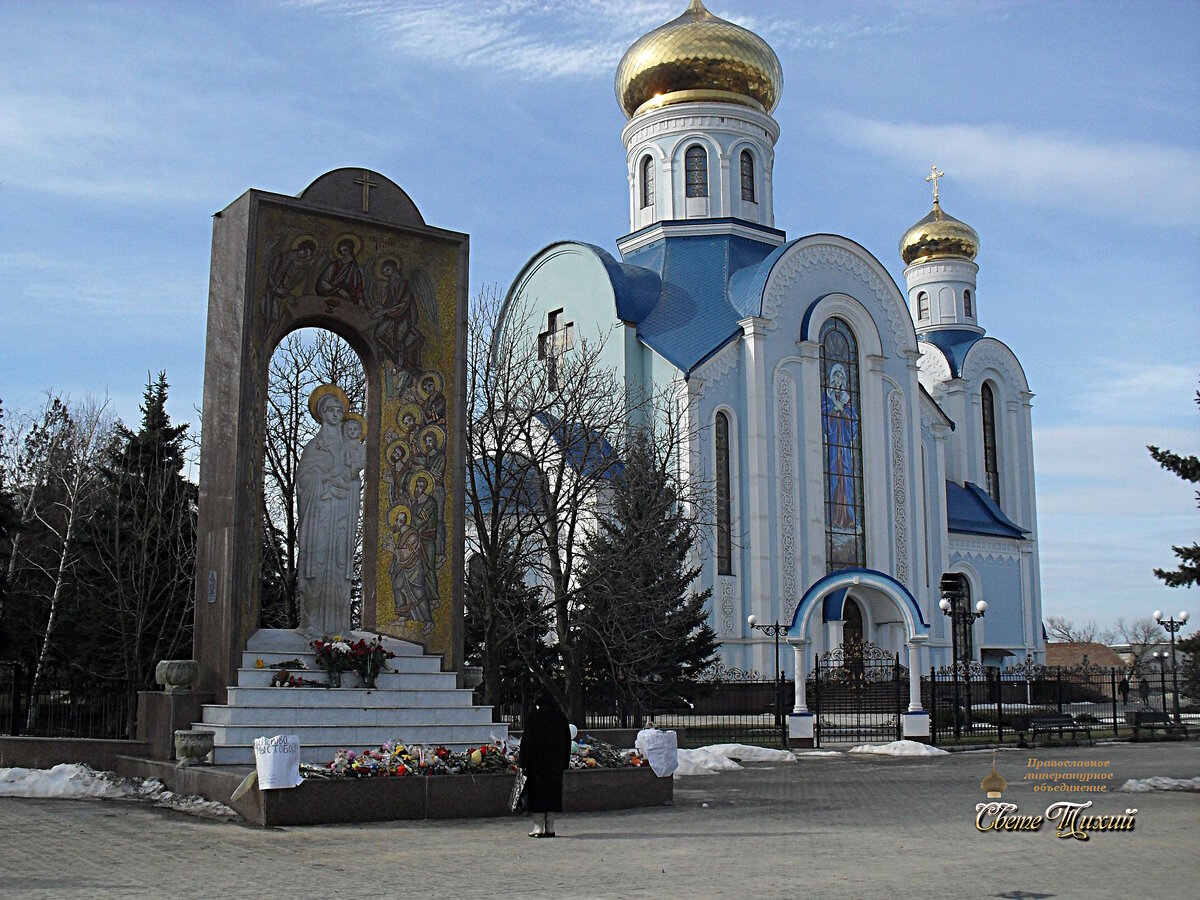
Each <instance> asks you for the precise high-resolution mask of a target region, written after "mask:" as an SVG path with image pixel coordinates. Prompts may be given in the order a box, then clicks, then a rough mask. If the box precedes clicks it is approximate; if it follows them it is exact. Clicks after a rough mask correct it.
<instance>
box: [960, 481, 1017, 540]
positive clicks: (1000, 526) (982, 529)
mask: <svg viewBox="0 0 1200 900" xmlns="http://www.w3.org/2000/svg"><path fill="white" fill-rule="evenodd" d="M946 527H947V529H948V530H950V531H954V532H957V533H959V534H984V535H990V536H992V537H1006V538H1016V539H1017V540H1023V539H1024V537H1025V535H1027V534H1029V531H1028V530H1027V529H1024V528H1021V527H1020V526H1019V525H1017V524H1015V523H1014V522H1013V521H1012V520H1011V519H1010V518H1008V516H1006V515H1004V512H1003V510H1001V509H1000V507H999V506H997V505H996V501H994V500H993V499H992V498H991V496H990V495H989V494H988V492H987V491H985V490H984V489H983V488H981V487H980V486H979V485H977V484H972V483H971V482H969V481H968V482H966V483H964V484H962V485H959V484H956V483H954V482H953V481H947V482H946Z"/></svg>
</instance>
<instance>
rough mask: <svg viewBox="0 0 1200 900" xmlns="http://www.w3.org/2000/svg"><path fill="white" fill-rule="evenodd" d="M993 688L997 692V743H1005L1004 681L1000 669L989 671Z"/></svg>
mask: <svg viewBox="0 0 1200 900" xmlns="http://www.w3.org/2000/svg"><path fill="white" fill-rule="evenodd" d="M988 671H989V672H991V680H992V688H993V690H995V692H996V742H997V743H999V744H1003V743H1004V680H1003V679H1002V678H1001V677H1000V670H999V669H989V670H988Z"/></svg>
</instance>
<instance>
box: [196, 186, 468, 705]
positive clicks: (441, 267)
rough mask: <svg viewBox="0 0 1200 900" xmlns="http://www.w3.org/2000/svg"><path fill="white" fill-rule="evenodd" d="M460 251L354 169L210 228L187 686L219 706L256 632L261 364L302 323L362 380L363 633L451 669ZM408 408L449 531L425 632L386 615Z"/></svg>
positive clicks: (457, 543)
mask: <svg viewBox="0 0 1200 900" xmlns="http://www.w3.org/2000/svg"><path fill="white" fill-rule="evenodd" d="M467 252H468V238H467V236H466V235H465V234H460V233H457V232H451V231H444V230H441V229H437V228H431V227H429V226H427V225H426V224H425V222H424V220H423V219H422V217H421V214H420V212H419V211H418V210H417V208H416V206H415V205H414V204H413V202H412V200H411V199H410V198H409V197H408V195H407V194H405V192H404V191H403V190H401V189H400V187H398V186H397V185H396V184H395V183H393V182H392V181H390V180H389V179H387V178H385V177H383V176H382V175H379V174H378V173H375V172H370V171H367V170H363V169H337V170H334V171H332V172H328V173H326V174H325V175H322V176H321V177H320V178H318V179H317V180H316V181H314V182H313V183H312V184H311V185H309V187H308V188H306V189H305V190H304V191H303V192H302V193H301V194H300V195H299V196H298V197H287V196H283V195H279V194H270V193H265V192H262V191H256V190H251V191H247V192H246V193H245V194H243V195H242V196H241V197H240V198H238V199H237V200H236V201H234V202H233V203H232V204H230V205H229V206H228V207H227V208H226V209H224V210H222V211H221V212H219V213H217V214H216V216H215V217H214V222H213V257H212V271H211V279H210V289H209V307H208V333H207V339H206V345H205V372H204V410H203V417H204V433H203V444H202V448H201V466H200V515H199V522H198V541H197V559H196V572H197V577H196V581H197V586H196V632H195V634H196V636H195V656H196V659H197V660H198V661H199V662H200V678H199V683H198V686H199V687H200V688H201V689H202V690H204V691H209V692H212V693H214V694H215V695H216V696H217V699H218V701H223V700H224V698H225V687H226V686H227V685H229V684H231V683H234V681H235V680H236V673H237V669H238V667H239V666H240V665H241V655H242V651H243V649H244V648H245V645H246V640H247V639H248V638H249V636H250V635H251V634H252V633H253V632H254V631H255V630H256V629H257V628H258V624H259V613H260V596H261V585H260V581H259V572H260V571H261V569H260V565H259V554H260V552H261V545H262V542H261V528H262V516H261V509H260V506H261V497H262V477H263V476H262V457H263V446H264V435H263V429H264V415H265V412H264V411H265V404H266V384H267V367H268V366H269V363H270V358H271V353H272V351H273V349H274V348H275V346H276V345H277V344H278V343H279V341H280V340H281V339H282V338H283V337H284V336H285V335H286V334H288V333H289V332H291V331H294V330H296V329H298V328H303V327H308V326H315V327H319V328H325V329H327V330H329V331H332V332H335V333H336V334H338V335H339V336H340V337H342V338H343V339H344V340H345V341H346V342H347V343H348V344H350V346H351V347H352V348H353V349H354V351H355V352H356V353H357V354H358V356H359V358H360V359H361V361H362V364H363V367H364V370H365V373H366V381H367V404H366V407H367V413H368V422H367V444H366V449H367V454H366V468H365V472H364V478H363V483H364V486H365V489H364V497H363V562H362V571H363V591H362V594H363V617H362V618H363V627H364V628H366V629H370V630H373V631H379V632H382V633H384V634H390V635H392V636H394V637H398V638H403V639H405V640H409V641H412V642H415V643H418V644H421V645H422V646H423V647H424V648H425V649H426V650H429V651H433V652H440V653H441V654H443V660H444V664H446V665H447V666H448V667H449V668H458V667H459V666H460V665H461V656H462V516H461V515H459V514H458V497H459V496H460V490H461V484H462V472H463V458H464V451H463V446H464V445H463V441H464V434H463V427H462V417H463V394H462V392H463V383H464V379H463V367H464V365H465V355H464V350H465V323H466V303H467V298H466V284H467V277H466V274H467V273H466V270H467ZM410 408H411V409H415V410H416V411H417V413H418V414H419V416H414V417H413V418H414V421H416V419H417V418H420V423H419V424H420V426H421V427H422V428H424V427H428V426H431V425H432V426H434V427H436V428H437V429H438V430H439V434H440V439H439V438H438V435H434V437H433V440H432V442H429V441H426V442H425V443H432V446H433V447H434V448H435V449H436V450H437V451H438V452H439V454H441V457H442V458H441V462H440V465H438V466H436V467H434V473H435V474H434V475H433V480H434V481H435V482H436V483H435V484H434V485H433V486H432V490H431V487H430V484H429V483H427V482H426V483H424V491H425V494H429V493H435V494H437V496H438V497H439V498H441V500H442V502H441V508H440V510H439V516H440V522H441V526H442V528H443V529H444V533H445V536H446V539H445V543H444V554H443V555H442V557H441V558H440V559H439V560H438V573H439V576H440V577H439V579H438V580H437V581H436V583H437V584H438V591H437V597H436V598H434V599H435V600H436V603H434V604H433V606H434V612H433V614H432V615H430V616H429V617H428V619H429V621H425V620H421V621H414V619H412V618H408V619H405V618H403V617H401V616H398V615H397V614H396V613H395V610H394V606H393V603H392V602H391V597H390V594H391V588H390V584H391V576H390V574H389V568H390V564H391V561H392V551H391V550H389V538H390V539H391V540H392V545H394V543H395V536H394V535H392V534H391V533H390V529H391V528H393V527H394V526H393V524H392V521H393V520H392V518H391V517H390V516H389V514H390V512H391V510H392V508H393V507H394V506H395V505H396V499H397V498H396V497H394V496H392V494H391V493H390V492H389V489H388V485H387V483H386V482H385V478H384V476H385V475H386V474H387V473H388V472H389V471H390V468H391V466H392V462H391V460H390V456H389V450H390V449H391V448H393V447H394V446H395V445H396V444H397V442H398V441H403V439H404V436H403V435H401V434H400V432H401V430H402V429H403V428H404V427H405V419H404V416H403V413H404V411H405V410H406V409H410ZM418 437H419V434H418ZM409 452H410V454H411V453H412V452H413V448H409ZM427 469H428V467H427ZM409 480H411V479H409ZM422 496H424V495H422ZM401 499H403V498H401Z"/></svg>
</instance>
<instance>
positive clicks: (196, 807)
mask: <svg viewBox="0 0 1200 900" xmlns="http://www.w3.org/2000/svg"><path fill="white" fill-rule="evenodd" d="M0 797H28V798H36V799H50V800H86V799H101V800H143V801H146V802H149V803H153V804H154V805H155V806H160V807H164V808H166V809H175V810H178V811H180V812H185V813H188V814H190V815H196V816H202V817H204V818H209V819H236V818H240V817H239V816H238V814H237V813H236V812H234V811H233V810H232V809H230V808H229V807H228V806H225V805H224V804H223V803H216V802H213V801H211V800H205V799H204V798H203V797H195V796H191V795H183V794H176V793H174V792H173V791H168V790H167V789H166V788H165V787H164V786H163V783H162V782H161V781H159V780H158V779H157V778H145V779H143V778H121V777H119V776H117V775H114V774H113V773H112V772H97V771H96V770H95V769H92V768H90V767H89V766H84V765H79V764H78V763H60V764H59V765H57V766H55V767H54V768H52V769H22V768H11V769H0Z"/></svg>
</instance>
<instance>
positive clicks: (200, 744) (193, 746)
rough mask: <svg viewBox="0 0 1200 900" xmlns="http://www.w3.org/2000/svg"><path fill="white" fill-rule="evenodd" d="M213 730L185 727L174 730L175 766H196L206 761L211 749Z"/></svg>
mask: <svg viewBox="0 0 1200 900" xmlns="http://www.w3.org/2000/svg"><path fill="white" fill-rule="evenodd" d="M213 737H214V735H213V732H211V731H204V730H202V729H198V728H197V729H190V728H185V729H181V730H180V731H176V732H175V758H176V759H177V760H178V762H176V763H175V765H177V766H198V765H204V764H205V763H206V762H208V755H209V754H210V753H212V751H213Z"/></svg>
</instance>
